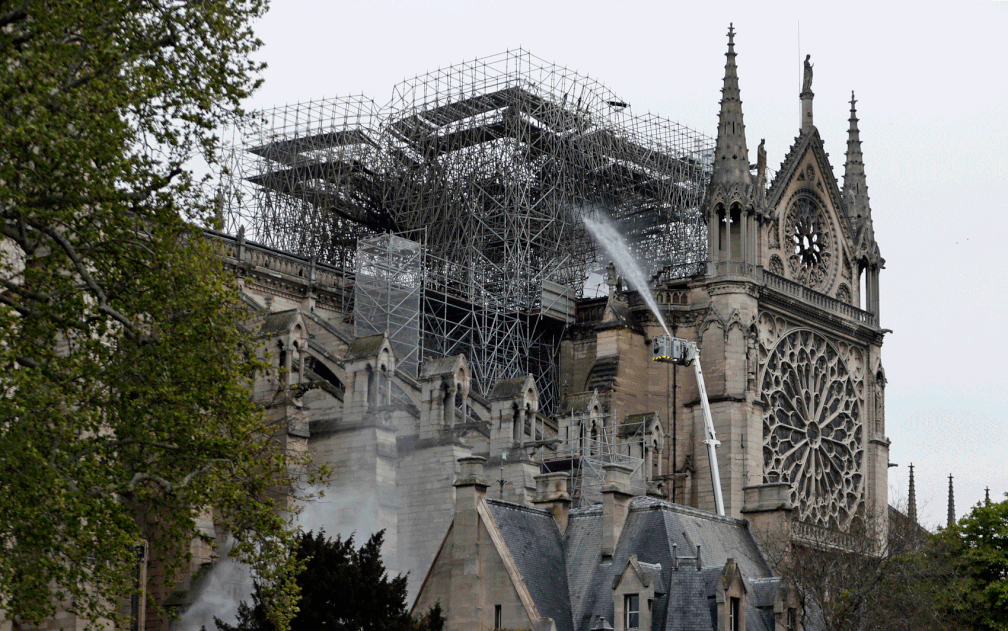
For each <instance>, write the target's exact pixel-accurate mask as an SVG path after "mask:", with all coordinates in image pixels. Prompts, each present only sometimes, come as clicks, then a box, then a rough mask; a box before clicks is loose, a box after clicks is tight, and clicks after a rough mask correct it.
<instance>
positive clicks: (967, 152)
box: [248, 0, 1008, 526]
mask: <svg viewBox="0 0 1008 631" xmlns="http://www.w3.org/2000/svg"><path fill="white" fill-rule="evenodd" d="M700 4H708V3H699V2H690V3H688V4H686V5H684V6H681V7H680V6H675V4H674V3H671V2H655V3H641V4H630V3H622V2H617V1H610V2H588V1H579V2H569V3H560V2H549V1H547V0H539V1H536V2H508V3H490V2H477V1H471V0H470V1H469V2H402V1H399V2H389V1H386V0H365V1H359V2H339V3H336V2H309V1H305V0H299V1H294V0H273V6H272V8H271V10H270V12H269V14H268V15H267V16H266V17H265V18H264V19H263V20H262V21H261V22H260V23H259V24H258V26H257V33H258V35H259V37H260V38H261V39H262V40H263V41H264V42H265V47H264V48H263V49H262V51H261V52H260V53H259V55H258V56H259V58H261V59H262V60H264V61H266V62H267V63H268V64H269V68H268V69H267V70H266V73H265V84H264V86H263V88H262V89H261V90H260V91H259V92H258V93H257V94H256V95H255V96H254V98H253V99H251V100H250V101H249V103H248V106H249V107H256V108H263V107H265V108H268V107H273V106H277V105H283V104H285V103H296V102H298V101H308V100H312V99H319V98H323V97H336V96H344V95H349V94H364V95H367V96H369V97H371V98H372V99H374V100H375V102H376V103H378V104H379V105H382V104H385V103H387V102H388V101H389V100H390V99H391V96H392V88H393V86H394V85H395V84H396V83H399V82H400V81H402V80H404V79H405V78H407V77H414V76H416V75H418V74H423V73H426V72H428V71H432V70H436V69H438V68H441V67H445V66H449V65H452V64H456V63H459V62H462V61H465V60H472V59H474V58H479V57H485V56H488V55H493V54H496V53H500V52H504V51H506V50H509V49H514V48H518V47H521V48H524V49H526V50H528V51H530V52H531V53H532V54H533V55H536V56H538V57H540V58H542V59H544V60H546V61H549V62H555V63H556V64H558V65H560V66H566V67H567V68H570V69H572V70H576V71H578V72H579V73H580V74H583V75H589V76H591V77H592V78H594V79H596V80H598V81H600V82H601V83H603V84H605V85H606V86H607V87H609V88H610V89H611V90H612V91H613V92H614V93H615V94H617V95H618V96H619V97H620V98H621V99H622V100H624V101H626V102H628V103H630V105H631V109H632V110H633V112H634V113H637V114H642V113H645V112H648V111H650V112H654V113H656V114H660V115H662V116H664V117H667V118H670V119H673V120H676V121H678V122H680V123H683V124H685V125H687V126H689V127H692V128H694V129H697V130H699V131H702V132H704V133H707V134H709V135H714V134H715V133H716V130H717V114H718V100H719V98H720V88H721V83H722V79H723V76H724V63H725V58H724V52H725V49H726V45H727V39H726V33H727V30H728V23H729V22H734V25H735V29H736V32H737V35H736V38H735V43H736V52H737V53H738V59H737V61H738V68H739V83H740V86H741V91H742V101H743V111H744V114H745V123H746V134H747V140H748V145H749V147H750V161H751V162H755V161H756V156H755V147H756V145H758V144H759V141H760V139H761V138H766V148H767V154H768V164H769V166H770V167H771V168H772V169H774V170H776V169H777V168H778V167H779V166H780V163H781V161H782V160H783V158H784V155H785V153H786V152H787V150H788V148H789V146H790V145H791V143H792V142H793V140H794V137H795V136H796V135H797V132H798V129H799V101H798V92H799V90H800V82H801V60H802V59H803V58H804V55H805V54H811V55H812V62H813V63H814V64H815V81H814V83H813V91H814V92H815V124H816V127H818V128H819V132H820V134H821V135H822V137H823V139H824V140H825V143H826V150H827V151H828V152H830V162H831V164H832V166H833V170H834V172H835V173H836V175H837V177H838V178H841V177H842V175H843V162H844V151H845V150H846V140H847V127H848V123H847V118H848V110H849V104H848V102H849V100H850V93H851V90H854V91H855V92H856V95H857V99H858V103H857V108H858V116H859V118H860V120H861V122H860V128H861V138H862V141H863V149H864V161H865V171H866V173H867V179H868V191H869V195H870V197H871V207H872V214H873V217H874V221H875V235H876V239H877V241H878V243H879V247H880V249H881V251H882V255H883V257H885V259H886V269H885V270H883V272H882V275H881V280H880V292H881V324H882V326H883V327H884V328H887V329H892V330H893V332H892V333H890V334H888V335H887V336H886V341H885V344H884V346H883V365H884V366H885V370H886V376H887V377H888V380H889V384H888V387H887V389H886V398H887V403H886V425H887V428H886V429H887V434H888V436H889V437H890V439H891V440H892V447H891V450H890V460H891V461H892V462H894V463H898V465H899V466H898V467H897V468H894V469H890V470H889V475H890V478H889V482H890V501H893V500H896V499H904V500H905V498H906V492H907V475H908V466H907V465H909V464H910V463H911V462H913V463H914V464H915V478H916V486H917V504H918V512H919V515H920V518H921V521H922V522H923V523H924V524H925V525H928V526H934V525H938V524H944V522H945V514H946V499H947V493H948V479H947V476H948V475H949V473H952V474H953V475H954V476H955V499H956V513H957V517H961V516H962V515H963V514H964V513H965V512H966V511H968V510H969V508H970V507H971V506H973V505H974V504H976V503H977V502H978V501H980V500H982V499H983V494H984V487H985V486H989V487H990V489H991V496H992V498H998V499H999V498H1001V497H1002V494H1003V493H1004V492H1005V491H1008V463H1006V461H1008V458H1006V456H1008V438H1006V431H1005V430H1006V422H1005V421H1006V418H1008V395H1006V391H1008V371H1006V369H1005V363H1006V361H1008V326H1006V321H1008V312H1006V310H1005V307H1006V304H1008V301H1006V297H1008V289H1006V288H1008V282H1006V281H1008V278H1006V276H1008V256H1006V255H1005V252H1003V251H1002V250H1000V249H999V248H1000V247H1001V246H999V245H998V244H999V243H1000V244H1001V245H1005V237H1006V231H1008V203H1006V201H1005V200H1006V195H1005V193H1006V191H1005V184H1008V175H1006V174H1008V158H1006V155H1008V70H1006V68H1008V64H1006V62H1005V59H1004V56H1005V50H1004V49H1005V46H1004V43H1003V42H1004V41H1005V39H1006V32H1008V2H969V1H966V2H958V3H949V4H947V5H940V4H938V3H915V4H910V3H893V5H892V6H890V4H889V3H885V2H878V1H876V2H869V3H863V4H861V3H857V2H842V3H839V2H832V3H816V2H801V3H792V4H786V5H785V4H783V3H769V2H751V1H750V2H746V3H738V4H729V5H727V6H724V7H717V8H714V7H700V6H698V5H700ZM799 34H800V52H799ZM841 182H842V180H841ZM998 184H1001V186H1000V187H998Z"/></svg>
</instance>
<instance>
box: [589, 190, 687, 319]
mask: <svg viewBox="0 0 1008 631" xmlns="http://www.w3.org/2000/svg"><path fill="white" fill-rule="evenodd" d="M582 220H583V221H584V225H585V228H587V230H588V232H589V233H591V236H592V238H593V239H594V240H595V243H596V244H597V245H599V246H601V247H602V249H603V250H605V252H606V254H608V255H609V258H610V259H611V260H612V262H613V263H614V264H615V265H616V267H617V269H619V270H620V271H621V272H622V273H623V277H624V278H626V279H627V282H629V283H630V286H631V287H633V288H634V289H636V290H637V293H638V294H640V297H641V298H643V299H644V302H646V303H647V305H648V307H650V308H651V312H652V313H654V315H655V317H656V318H658V323H659V324H661V325H662V328H663V329H665V333H667V334H668V335H672V334H671V333H669V330H668V327H667V326H665V319H664V318H662V316H661V313H659V311H658V303H657V302H655V298H654V294H652V293H651V286H650V285H649V284H648V282H647V278H645V276H644V271H643V270H642V269H641V267H640V265H638V264H637V261H636V260H635V259H634V257H633V255H632V254H631V252H630V248H629V247H628V246H627V243H626V240H625V239H624V238H623V235H621V234H620V233H619V230H617V229H616V226H614V225H613V223H612V221H610V220H609V218H608V217H606V215H605V213H603V212H601V211H598V210H597V211H596V212H595V213H594V217H590V216H588V215H587V214H582Z"/></svg>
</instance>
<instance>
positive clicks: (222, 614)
mask: <svg viewBox="0 0 1008 631" xmlns="http://www.w3.org/2000/svg"><path fill="white" fill-rule="evenodd" d="M233 543H234V542H233V541H232V540H231V538H230V537H227V538H226V539H225V540H224V544H223V545H222V546H221V550H220V560H219V561H218V562H217V563H215V564H214V566H213V567H212V568H211V569H210V571H209V573H208V574H207V575H206V576H205V577H204V578H203V580H202V581H200V586H199V594H198V596H197V598H196V600H195V601H194V602H193V604H192V605H190V606H189V608H188V609H186V611H185V613H184V614H182V617H181V618H180V619H179V621H178V622H177V623H175V624H174V625H172V626H173V627H174V628H176V629H181V630H182V631H199V630H200V629H201V628H203V627H204V626H205V627H206V629H207V631H216V629H217V626H216V625H215V624H214V616H216V617H218V618H220V619H221V620H223V621H224V622H228V623H231V624H234V622H235V621H236V620H237V619H238V603H240V602H242V601H245V602H249V603H250V602H251V601H252V589H253V584H252V572H250V571H249V567H248V566H247V565H245V564H244V563H241V562H239V561H238V560H236V559H234V558H232V557H231V556H230V555H229V554H228V553H229V552H230V551H231V546H232V545H233Z"/></svg>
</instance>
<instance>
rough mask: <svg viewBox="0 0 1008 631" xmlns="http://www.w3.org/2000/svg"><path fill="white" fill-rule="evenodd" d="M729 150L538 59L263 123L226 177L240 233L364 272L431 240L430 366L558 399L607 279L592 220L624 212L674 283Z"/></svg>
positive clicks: (442, 77) (485, 64)
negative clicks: (457, 361) (377, 241)
mask: <svg viewBox="0 0 1008 631" xmlns="http://www.w3.org/2000/svg"><path fill="white" fill-rule="evenodd" d="M713 150H714V141H713V139H712V138H710V137H708V136H705V135H703V134H700V133H698V132H695V131H693V130H690V129H688V128H686V127H683V126H682V125H679V124H677V123H674V122H672V121H669V120H667V119H663V118H660V117H658V116H654V115H651V114H646V115H642V116H635V115H632V114H631V112H630V108H629V106H628V105H627V104H626V103H625V102H624V101H623V100H621V99H620V98H619V97H617V96H616V95H615V94H614V93H613V92H611V91H610V90H609V89H608V88H606V87H605V86H603V85H602V84H600V83H598V82H596V81H595V80H593V79H590V78H588V77H586V76H583V75H580V74H578V73H576V72H573V71H571V70H568V69H566V68H562V67H559V66H555V65H553V64H549V63H546V62H544V61H543V60H541V59H538V58H537V57H534V56H533V55H531V54H530V53H528V52H527V51H524V50H517V51H509V52H507V53H503V54H500V55H495V56H492V57H487V58H483V59H478V60H473V61H470V62H465V63H462V64H459V65H455V66H450V67H448V68H444V69H441V70H438V71H436V72H431V73H428V74H425V75H421V76H418V77H415V78H414V79H411V80H407V81H404V82H402V83H401V84H399V85H397V86H395V88H394V90H393V97H392V99H391V101H390V102H389V103H388V104H387V105H385V106H382V107H378V106H376V105H375V104H374V102H373V101H371V100H370V99H367V98H364V97H349V98H341V99H331V100H323V101H317V102H311V103H307V104H299V105H293V106H286V107H282V108H277V109H274V110H271V111H267V112H263V113H262V115H261V116H259V117H258V118H257V120H256V121H255V122H254V124H252V125H250V126H249V127H248V129H246V130H244V131H243V133H242V134H241V138H240V139H239V141H238V145H237V146H236V149H235V151H234V152H233V153H232V154H231V155H232V158H231V160H230V162H229V164H228V167H229V168H228V169H227V172H226V175H225V178H224V182H223V184H224V188H225V189H226V190H225V191H223V192H222V194H221V201H222V211H223V214H224V220H225V229H226V230H229V231H237V229H238V227H239V226H245V227H246V234H247V235H249V238H250V239H254V240H256V241H259V242H261V243H264V244H265V245H268V246H271V247H274V248H278V249H282V250H286V251H290V252H294V253H296V254H300V255H302V256H307V257H311V256H315V257H317V259H318V260H319V261H322V262H326V263H329V264H332V265H337V266H341V267H343V268H344V269H353V268H354V266H355V257H356V253H357V241H358V239H360V238H365V239H366V238H369V237H372V236H375V235H378V234H382V233H385V232H392V233H396V234H397V235H399V236H402V237H404V238H407V239H411V240H414V241H418V242H420V243H423V244H424V247H425V249H426V256H425V257H424V266H425V269H424V278H425V290H424V294H423V296H424V299H423V305H422V313H423V316H422V320H423V327H422V329H423V330H422V331H421V338H422V340H423V342H422V346H423V351H422V352H423V354H424V355H425V356H433V355H436V354H440V353H449V354H454V353H459V352H462V353H465V354H466V355H467V356H468V357H469V360H470V363H471V365H472V368H473V374H474V376H475V377H476V381H477V388H478V389H479V390H480V391H483V392H486V391H487V390H488V389H489V388H491V387H492V386H493V384H494V382H495V381H496V380H497V379H500V378H507V377H513V376H516V375H518V374H523V373H526V372H530V373H532V374H533V376H534V377H535V379H536V382H537V385H538V386H539V388H540V392H541V401H542V406H541V408H540V409H541V410H542V411H544V412H549V411H550V410H551V409H552V407H553V406H555V405H556V403H557V401H556V399H557V387H556V380H555V378H554V377H553V374H552V373H553V371H554V370H555V369H554V354H555V345H556V340H558V339H559V335H560V333H561V332H562V329H563V326H564V325H565V324H566V322H567V321H569V320H570V319H571V317H572V315H573V299H574V298H576V297H577V296H580V295H581V290H582V287H583V284H584V282H585V279H586V276H587V272H588V271H589V270H591V269H593V268H594V267H600V266H601V264H602V263H604V262H602V261H600V262H599V265H596V262H595V248H594V245H593V244H592V243H591V241H590V239H589V237H588V236H587V234H586V232H585V229H584V226H583V224H582V222H581V217H582V216H585V215H591V214H594V213H605V214H607V215H608V216H610V217H611V218H612V219H613V221H614V222H615V223H616V225H617V227H618V228H620V229H621V230H622V231H623V233H624V234H625V235H626V236H627V237H628V242H629V243H630V247H631V248H633V249H634V250H635V252H634V254H635V255H636V258H637V259H638V260H639V261H641V262H642V263H644V265H645V266H646V267H647V268H648V269H647V270H646V271H647V272H649V273H650V274H651V275H652V276H653V277H655V278H656V279H658V280H664V279H670V278H681V277H685V276H690V275H693V274H695V273H697V272H699V271H700V270H701V268H702V266H703V263H704V261H705V259H706V226H705V224H704V221H703V218H702V216H701V214H700V211H699V208H700V202H701V200H702V196H703V192H704V188H705V186H706V183H707V181H708V180H709V177H710V168H711V162H712V159H713Z"/></svg>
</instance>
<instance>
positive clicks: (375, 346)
mask: <svg viewBox="0 0 1008 631" xmlns="http://www.w3.org/2000/svg"><path fill="white" fill-rule="evenodd" d="M385 339H386V337H385V334H384V333H378V334H375V335H367V336H365V337H355V338H354V339H353V340H352V341H351V342H350V348H348V349H347V352H346V356H345V357H344V358H343V359H344V360H346V359H357V358H359V357H373V356H375V355H377V354H378V352H379V351H380V350H381V346H382V343H383V342H384V341H385Z"/></svg>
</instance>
